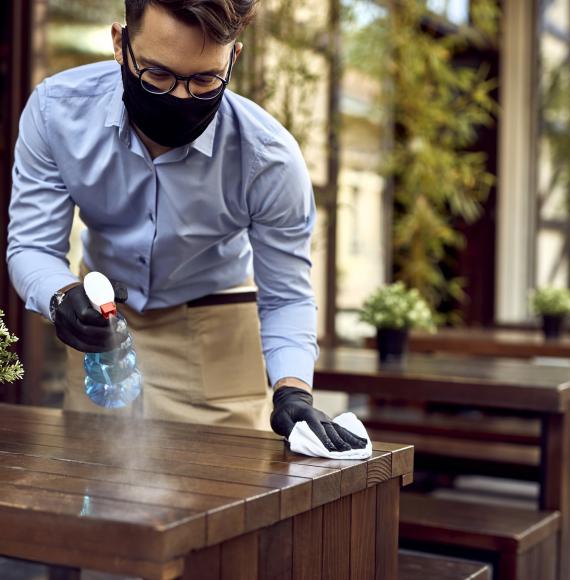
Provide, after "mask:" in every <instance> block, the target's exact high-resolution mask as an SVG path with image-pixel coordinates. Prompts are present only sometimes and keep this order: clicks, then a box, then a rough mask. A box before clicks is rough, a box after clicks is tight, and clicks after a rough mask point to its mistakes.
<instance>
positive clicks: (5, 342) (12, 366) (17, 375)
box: [0, 310, 24, 384]
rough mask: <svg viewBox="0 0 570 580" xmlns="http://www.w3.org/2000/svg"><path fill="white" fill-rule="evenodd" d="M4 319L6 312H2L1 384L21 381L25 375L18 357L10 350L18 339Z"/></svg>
mask: <svg viewBox="0 0 570 580" xmlns="http://www.w3.org/2000/svg"><path fill="white" fill-rule="evenodd" d="M3 318H4V312H3V311H2V310H0V384H1V383H12V382H14V381H16V380H18V379H21V378H22V376H23V374H24V369H23V367H22V364H21V363H20V360H19V359H18V355H17V354H16V353H15V352H12V351H11V350H10V348H11V346H12V345H13V344H14V343H15V342H17V340H18V337H17V336H14V335H13V334H10V331H9V330H8V328H7V327H6V325H5V324H4V321H3V320H2V319H3Z"/></svg>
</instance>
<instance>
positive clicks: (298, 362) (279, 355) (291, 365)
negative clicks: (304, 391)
mask: <svg viewBox="0 0 570 580" xmlns="http://www.w3.org/2000/svg"><path fill="white" fill-rule="evenodd" d="M265 364H266V366H267V374H268V375H269V381H270V383H271V385H274V384H275V383H276V382H277V381H278V380H279V379H284V378H286V377H295V378H296V379H299V380H301V381H303V382H305V383H307V384H308V385H309V386H310V387H312V386H313V373H314V371H315V358H314V357H313V355H312V354H311V353H310V352H308V351H306V350H303V349H302V348H295V347H283V348H280V349H278V350H276V351H275V352H272V353H271V354H268V355H267V356H266V357H265Z"/></svg>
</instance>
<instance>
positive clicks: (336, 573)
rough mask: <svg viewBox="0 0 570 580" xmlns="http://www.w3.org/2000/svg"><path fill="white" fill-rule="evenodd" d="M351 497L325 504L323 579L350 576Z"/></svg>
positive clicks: (341, 579) (344, 579)
mask: <svg viewBox="0 0 570 580" xmlns="http://www.w3.org/2000/svg"><path fill="white" fill-rule="evenodd" d="M350 508H351V498H350V497H343V498H341V499H339V500H337V501H335V502H333V503H329V504H327V505H325V506H323V572H322V578H323V580H349V578H350V523H351V517H350Z"/></svg>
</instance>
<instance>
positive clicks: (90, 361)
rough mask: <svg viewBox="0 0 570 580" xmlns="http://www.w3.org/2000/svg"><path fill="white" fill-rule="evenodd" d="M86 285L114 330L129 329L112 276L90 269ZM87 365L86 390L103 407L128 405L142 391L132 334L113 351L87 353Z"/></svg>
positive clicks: (92, 298)
mask: <svg viewBox="0 0 570 580" xmlns="http://www.w3.org/2000/svg"><path fill="white" fill-rule="evenodd" d="M84 288H85V293H86V294H87V296H88V297H89V299H90V300H91V304H92V305H93V307H94V308H95V309H96V310H98V311H99V312H101V314H102V315H103V316H105V317H106V318H108V319H109V321H110V323H111V327H112V328H113V331H114V332H121V333H123V332H125V331H126V329H127V322H126V320H125V318H124V317H123V316H122V315H121V314H120V313H118V312H117V308H116V305H115V303H114V300H115V294H114V291H113V286H112V285H111V283H110V282H109V280H108V279H107V278H106V277H105V276H103V274H100V273H99V272H90V273H89V274H87V276H86V277H85V280H84ZM83 366H84V368H85V393H86V394H87V396H88V397H89V398H90V399H91V400H92V401H93V402H94V403H95V404H97V405H99V406H101V407H106V408H109V409H119V408H122V407H126V406H127V405H130V404H131V403H132V402H133V401H134V400H135V399H136V398H137V397H138V396H139V395H140V393H141V389H142V375H141V373H140V372H139V370H138V369H137V356H136V352H135V350H134V348H133V339H132V336H131V335H130V334H127V338H126V340H124V341H123V342H122V343H121V344H120V345H119V346H118V347H117V348H115V349H113V350H111V351H108V352H101V353H90V352H88V353H86V354H85V357H84V362H83Z"/></svg>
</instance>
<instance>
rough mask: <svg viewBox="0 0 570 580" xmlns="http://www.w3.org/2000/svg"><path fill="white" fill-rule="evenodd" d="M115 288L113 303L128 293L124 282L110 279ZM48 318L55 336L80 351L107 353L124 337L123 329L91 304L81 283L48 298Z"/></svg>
mask: <svg viewBox="0 0 570 580" xmlns="http://www.w3.org/2000/svg"><path fill="white" fill-rule="evenodd" d="M111 284H112V285H113V289H114V290H115V302H126V301H127V298H128V292H127V288H126V286H125V285H123V284H121V283H120V282H114V281H112V280H111ZM51 307H52V308H51V311H52V320H53V323H54V325H55V331H56V334H57V337H58V338H59V339H60V340H61V341H62V342H64V343H65V344H68V345H69V346H71V347H72V348H74V349H76V350H79V351H81V352H107V351H110V350H113V349H114V348H116V347H117V346H119V345H120V344H121V343H122V342H123V341H125V340H126V339H127V330H126V328H124V329H123V330H120V329H117V328H115V327H113V326H112V322H111V320H107V319H105V318H104V317H103V316H102V315H101V314H100V313H99V312H97V310H95V309H94V308H93V306H91V302H90V301H89V298H87V294H85V290H84V289H83V284H79V285H77V286H73V287H72V288H70V289H69V290H67V291H66V292H65V293H64V294H63V297H60V296H58V292H56V293H55V294H54V296H53V297H52V303H51Z"/></svg>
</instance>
